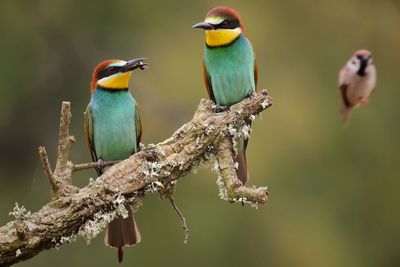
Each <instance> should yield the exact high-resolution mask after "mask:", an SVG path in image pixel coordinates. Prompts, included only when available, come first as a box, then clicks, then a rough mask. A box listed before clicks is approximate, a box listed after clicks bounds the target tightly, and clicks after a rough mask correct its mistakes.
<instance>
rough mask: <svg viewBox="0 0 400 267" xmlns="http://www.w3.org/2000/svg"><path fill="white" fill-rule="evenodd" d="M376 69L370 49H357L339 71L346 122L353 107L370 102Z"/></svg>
mask: <svg viewBox="0 0 400 267" xmlns="http://www.w3.org/2000/svg"><path fill="white" fill-rule="evenodd" d="M375 86H376V69H375V65H374V63H373V60H372V55H371V52H370V51H368V50H357V51H356V52H354V53H353V56H352V57H351V58H350V59H349V61H347V63H346V65H345V66H344V67H343V68H342V69H341V70H340V72H339V90H340V93H341V98H342V103H341V106H340V115H341V119H342V121H343V122H344V123H346V122H347V121H348V120H349V118H350V113H351V111H352V110H353V108H356V107H358V106H360V105H366V104H368V96H369V95H370V94H371V93H372V92H373V91H374V90H375Z"/></svg>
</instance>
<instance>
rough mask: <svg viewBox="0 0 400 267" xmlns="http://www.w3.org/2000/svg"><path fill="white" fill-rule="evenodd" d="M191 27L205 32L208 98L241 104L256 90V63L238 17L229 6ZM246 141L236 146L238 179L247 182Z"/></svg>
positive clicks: (204, 73)
mask: <svg viewBox="0 0 400 267" xmlns="http://www.w3.org/2000/svg"><path fill="white" fill-rule="evenodd" d="M193 28H200V29H204V30H205V39H206V45H205V48H204V60H203V75H204V81H205V84H206V87H207V91H208V95H209V97H210V98H211V99H212V100H213V101H214V102H215V103H216V104H218V105H220V106H227V107H229V106H230V105H232V104H235V103H237V102H240V101H241V100H243V99H244V98H246V97H247V96H249V95H250V94H251V93H253V92H254V91H255V89H256V84H257V64H256V61H255V55H254V50H253V47H252V45H251V43H250V41H249V39H248V38H247V32H246V29H245V27H244V25H243V22H242V20H241V18H240V15H239V14H238V13H237V12H236V11H235V10H233V9H231V8H228V7H216V8H213V9H211V10H210V11H209V12H208V13H207V16H206V19H205V20H204V22H200V23H197V24H195V25H193ZM247 143H248V139H243V140H240V141H239V143H238V155H237V156H236V158H235V162H237V163H238V164H239V166H238V178H239V179H240V181H241V182H242V183H243V184H245V183H246V182H247V180H248V179H249V172H248V170H247V161H246V147H247Z"/></svg>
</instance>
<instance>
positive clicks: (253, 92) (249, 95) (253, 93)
mask: <svg viewBox="0 0 400 267" xmlns="http://www.w3.org/2000/svg"><path fill="white" fill-rule="evenodd" d="M255 94H256V92H255V91H250V92H249V93H248V94H247V96H246V97H248V98H251V97H252V96H253V95H255Z"/></svg>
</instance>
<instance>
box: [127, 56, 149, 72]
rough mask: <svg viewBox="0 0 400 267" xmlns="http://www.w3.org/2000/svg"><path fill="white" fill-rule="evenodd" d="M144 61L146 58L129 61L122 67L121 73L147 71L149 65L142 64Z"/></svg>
mask: <svg viewBox="0 0 400 267" xmlns="http://www.w3.org/2000/svg"><path fill="white" fill-rule="evenodd" d="M145 60H147V58H144V57H139V58H135V59H132V60H129V61H128V62H126V64H125V65H124V66H122V72H128V71H133V70H135V69H137V68H140V69H141V70H144V69H147V68H148V67H149V64H148V63H146V62H144V61H145Z"/></svg>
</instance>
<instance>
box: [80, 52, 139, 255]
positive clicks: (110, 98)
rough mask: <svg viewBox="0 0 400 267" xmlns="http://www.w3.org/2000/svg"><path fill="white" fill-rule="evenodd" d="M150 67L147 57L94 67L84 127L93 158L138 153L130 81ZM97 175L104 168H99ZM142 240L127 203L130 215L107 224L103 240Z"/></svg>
mask: <svg viewBox="0 0 400 267" xmlns="http://www.w3.org/2000/svg"><path fill="white" fill-rule="evenodd" d="M145 67H147V63H144V58H137V59H133V60H130V61H128V62H126V61H123V60H106V61H103V62H101V63H100V64H99V65H97V67H96V68H95V69H94V71H93V77H92V82H91V88H90V93H91V99H90V103H89V105H88V106H87V108H86V112H85V131H86V138H87V141H88V144H89V149H90V153H91V155H92V159H93V161H100V162H101V161H110V160H123V159H126V158H128V157H129V156H130V155H132V154H134V153H136V152H137V151H138V149H139V143H140V141H141V136H142V128H141V123H140V118H139V113H138V108H137V104H136V101H135V99H134V98H133V97H132V95H131V93H130V91H129V89H128V85H129V80H130V78H131V75H132V71H133V70H135V69H137V68H140V69H144V68H145ZM97 173H98V175H101V174H102V173H103V168H97ZM140 241H141V235H140V232H139V229H138V227H137V225H136V222H135V219H134V216H133V212H132V210H131V208H130V207H128V218H125V219H124V218H122V217H118V218H116V219H115V220H114V221H112V222H111V223H109V224H108V225H107V228H106V235H105V238H104V242H105V244H106V245H107V246H110V247H115V248H117V249H118V260H119V261H120V262H121V261H122V258H123V251H122V248H123V247H124V246H133V245H135V244H137V243H139V242H140Z"/></svg>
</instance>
